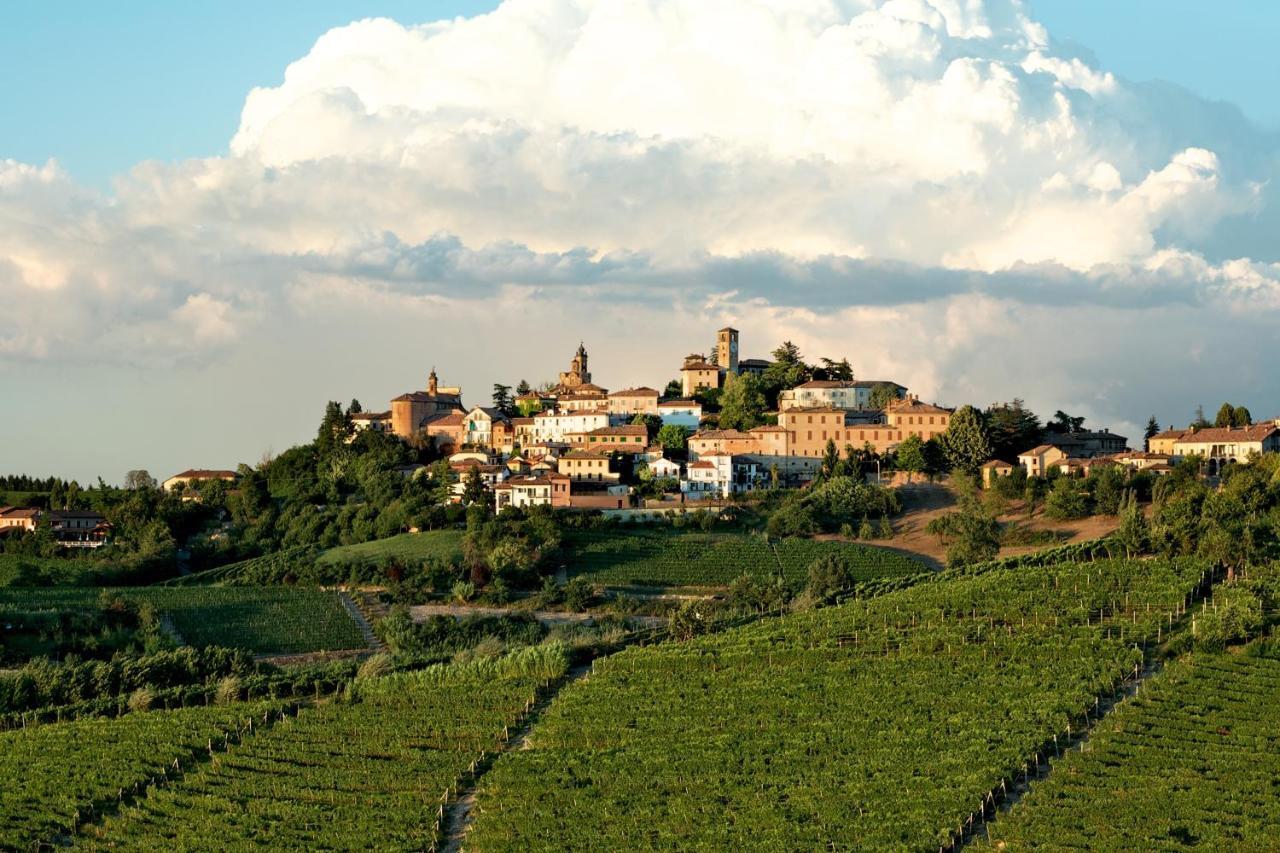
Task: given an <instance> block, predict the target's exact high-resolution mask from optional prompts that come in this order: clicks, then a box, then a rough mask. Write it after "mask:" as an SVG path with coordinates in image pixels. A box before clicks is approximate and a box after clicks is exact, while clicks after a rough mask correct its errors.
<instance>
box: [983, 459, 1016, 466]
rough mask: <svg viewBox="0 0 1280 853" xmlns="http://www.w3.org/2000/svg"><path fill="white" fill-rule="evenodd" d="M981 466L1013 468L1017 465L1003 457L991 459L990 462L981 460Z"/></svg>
mask: <svg viewBox="0 0 1280 853" xmlns="http://www.w3.org/2000/svg"><path fill="white" fill-rule="evenodd" d="M982 467H983V468H1014V467H1017V466H1015V465H1013V464H1011V463H1009V462H1005V461H1004V460H1003V459H992V460H991V461H990V462H983V463H982Z"/></svg>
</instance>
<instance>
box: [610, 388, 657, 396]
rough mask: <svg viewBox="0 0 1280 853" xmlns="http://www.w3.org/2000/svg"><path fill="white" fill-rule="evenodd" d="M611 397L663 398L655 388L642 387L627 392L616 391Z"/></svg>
mask: <svg viewBox="0 0 1280 853" xmlns="http://www.w3.org/2000/svg"><path fill="white" fill-rule="evenodd" d="M609 396H610V397H661V396H662V395H661V394H659V393H658V392H657V391H655V390H654V389H653V388H646V387H644V386H641V387H639V388H628V389H626V390H625V391H614V392H612V393H611V394H610V395H609Z"/></svg>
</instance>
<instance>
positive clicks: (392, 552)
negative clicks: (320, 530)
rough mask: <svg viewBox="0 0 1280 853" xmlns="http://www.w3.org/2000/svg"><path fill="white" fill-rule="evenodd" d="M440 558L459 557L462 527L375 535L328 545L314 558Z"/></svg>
mask: <svg viewBox="0 0 1280 853" xmlns="http://www.w3.org/2000/svg"><path fill="white" fill-rule="evenodd" d="M430 559H440V560H444V561H445V562H449V563H456V562H458V561H459V560H461V559H462V531H461V530H431V531H427V532H425V533H402V534H400V535H399V536H392V537H390V538H389V539H375V540H374V541H372V542H364V543H361V544H359V545H343V546H342V547H339V548H330V549H329V550H328V551H325V552H324V553H323V554H322V555H321V556H320V558H319V560H317V562H318V563H319V564H320V565H322V566H326V565H336V564H342V563H380V562H382V561H383V560H399V561H401V562H422V561H423V560H430Z"/></svg>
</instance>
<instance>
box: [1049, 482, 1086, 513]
mask: <svg viewBox="0 0 1280 853" xmlns="http://www.w3.org/2000/svg"><path fill="white" fill-rule="evenodd" d="M1044 514H1045V515H1047V516H1049V517H1050V518H1056V519H1059V520H1061V521H1069V520H1071V519H1076V518H1088V517H1089V490H1088V489H1087V488H1085V484H1084V482H1083V481H1082V480H1080V479H1078V478H1076V477H1059V478H1058V479H1057V480H1056V481H1054V484H1053V488H1052V489H1050V490H1049V496H1048V497H1047V498H1045V502H1044Z"/></svg>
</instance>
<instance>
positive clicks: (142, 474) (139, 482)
mask: <svg viewBox="0 0 1280 853" xmlns="http://www.w3.org/2000/svg"><path fill="white" fill-rule="evenodd" d="M124 487H125V488H126V489H154V488H155V487H156V478H155V477H152V476H151V474H150V473H149V472H148V471H147V470H146V469H141V468H140V469H136V470H133V471H130V472H129V473H127V474H125V475H124Z"/></svg>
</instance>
